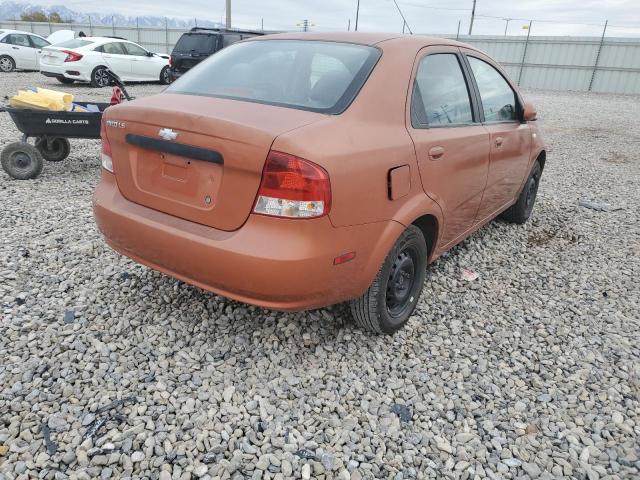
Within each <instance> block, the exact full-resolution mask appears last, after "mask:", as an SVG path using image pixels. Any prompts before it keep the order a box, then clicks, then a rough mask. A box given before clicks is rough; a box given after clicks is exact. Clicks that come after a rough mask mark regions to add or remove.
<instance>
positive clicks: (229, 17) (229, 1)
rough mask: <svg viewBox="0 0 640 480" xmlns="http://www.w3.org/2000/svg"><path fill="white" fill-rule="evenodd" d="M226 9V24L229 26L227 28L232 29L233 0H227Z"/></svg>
mask: <svg viewBox="0 0 640 480" xmlns="http://www.w3.org/2000/svg"><path fill="white" fill-rule="evenodd" d="M225 11H226V13H227V22H226V24H225V26H226V27H227V29H230V28H231V0H227V4H226V7H225Z"/></svg>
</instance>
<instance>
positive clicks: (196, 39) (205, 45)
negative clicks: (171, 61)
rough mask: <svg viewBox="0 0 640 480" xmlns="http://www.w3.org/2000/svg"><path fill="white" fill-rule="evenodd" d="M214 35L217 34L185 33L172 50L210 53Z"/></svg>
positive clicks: (213, 46)
mask: <svg viewBox="0 0 640 480" xmlns="http://www.w3.org/2000/svg"><path fill="white" fill-rule="evenodd" d="M216 37H217V35H203V34H201V33H196V34H191V33H185V34H184V35H182V36H181V37H180V39H179V40H178V43H176V46H175V47H174V48H173V51H174V52H183V53H189V52H193V53H211V52H213V50H214V48H215V42H216Z"/></svg>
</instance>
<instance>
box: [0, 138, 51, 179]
mask: <svg viewBox="0 0 640 480" xmlns="http://www.w3.org/2000/svg"><path fill="white" fill-rule="evenodd" d="M0 161H1V162H2V168H3V170H4V171H5V172H7V173H8V174H9V176H11V177H12V178H15V179H16V180H29V179H31V178H36V177H37V176H38V175H40V173H41V172H42V166H43V163H44V162H43V161H42V156H41V155H40V152H39V151H38V149H37V148H36V147H34V146H33V145H31V144H30V143H23V142H14V143H10V144H9V145H7V146H6V147H4V150H2V155H0Z"/></svg>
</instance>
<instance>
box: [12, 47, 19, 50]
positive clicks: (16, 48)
mask: <svg viewBox="0 0 640 480" xmlns="http://www.w3.org/2000/svg"><path fill="white" fill-rule="evenodd" d="M11 48H13V49H14V50H20V48H19V47H11Z"/></svg>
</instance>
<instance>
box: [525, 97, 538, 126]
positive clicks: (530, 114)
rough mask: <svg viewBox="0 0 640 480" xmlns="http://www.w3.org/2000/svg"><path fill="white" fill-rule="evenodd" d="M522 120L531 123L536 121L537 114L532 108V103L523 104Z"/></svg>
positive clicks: (534, 108)
mask: <svg viewBox="0 0 640 480" xmlns="http://www.w3.org/2000/svg"><path fill="white" fill-rule="evenodd" d="M522 119H523V120H524V121H525V122H533V121H535V120H537V119H538V112H537V111H536V107H534V106H533V103H531V102H524V112H523V114H522Z"/></svg>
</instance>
